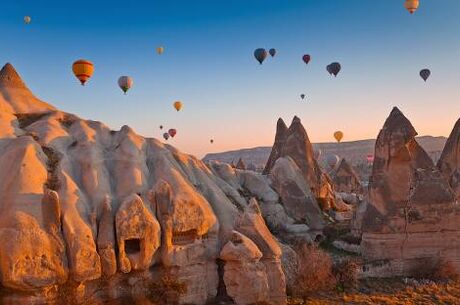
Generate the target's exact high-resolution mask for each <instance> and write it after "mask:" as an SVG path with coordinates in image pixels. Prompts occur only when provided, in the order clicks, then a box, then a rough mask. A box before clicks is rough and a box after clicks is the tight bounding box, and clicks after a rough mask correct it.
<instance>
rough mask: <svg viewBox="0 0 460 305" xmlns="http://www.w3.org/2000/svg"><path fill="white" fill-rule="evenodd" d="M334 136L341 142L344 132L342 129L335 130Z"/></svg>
mask: <svg viewBox="0 0 460 305" xmlns="http://www.w3.org/2000/svg"><path fill="white" fill-rule="evenodd" d="M334 138H335V139H336V140H337V142H339V143H340V141H342V139H343V132H341V131H336V132H334Z"/></svg>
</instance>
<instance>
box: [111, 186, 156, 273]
mask: <svg viewBox="0 0 460 305" xmlns="http://www.w3.org/2000/svg"><path fill="white" fill-rule="evenodd" d="M115 226H116V232H117V243H118V252H119V253H118V264H119V268H120V270H121V271H122V272H124V273H129V272H130V271H131V270H145V269H147V268H148V267H150V265H151V264H152V262H153V255H154V254H155V252H156V250H157V249H158V248H159V247H160V225H159V223H158V221H157V220H156V219H155V217H154V216H153V215H152V214H151V213H150V211H149V210H148V209H147V208H146V207H145V206H144V202H143V201H142V199H141V198H140V197H139V196H138V195H136V194H133V195H131V196H129V197H128V198H126V199H125V201H124V202H123V203H122V204H121V206H120V207H119V209H118V211H117V214H116V217H115Z"/></svg>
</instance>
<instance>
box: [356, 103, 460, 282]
mask: <svg viewBox="0 0 460 305" xmlns="http://www.w3.org/2000/svg"><path fill="white" fill-rule="evenodd" d="M416 135H417V133H416V131H415V129H414V127H413V126H412V125H411V123H410V122H409V120H408V119H407V118H406V117H405V116H404V115H403V114H402V113H401V112H400V111H399V110H398V109H397V108H394V109H393V111H392V112H391V114H390V116H389V117H388V119H387V120H386V122H385V124H384V126H383V128H382V130H381V131H380V134H379V136H378V139H377V143H376V147H375V161H374V166H373V171H372V177H371V183H370V188H369V203H368V205H367V209H366V211H365V214H364V217H363V223H362V230H363V235H362V244H361V250H362V252H363V255H364V257H365V259H366V260H367V261H368V262H369V267H368V272H369V273H371V274H373V275H375V276H398V275H413V274H417V272H419V271H420V270H429V269H430V268H436V265H437V264H439V263H443V262H449V263H451V264H453V265H454V266H455V267H456V268H457V269H459V270H460V268H459V267H460V256H459V255H458V253H459V251H460V239H459V238H458V236H459V234H460V221H459V220H460V209H459V206H458V203H457V201H456V199H455V193H454V192H453V190H452V188H451V187H450V185H449V183H448V182H447V180H446V179H444V177H443V176H442V174H441V172H440V171H439V169H438V168H436V167H435V166H434V164H433V161H432V160H431V158H430V157H429V156H428V154H427V153H426V152H425V151H424V150H423V149H422V148H421V147H420V145H419V144H418V143H417V141H416V140H415V136H416ZM446 154H447V153H446Z"/></svg>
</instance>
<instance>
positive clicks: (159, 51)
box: [157, 47, 165, 55]
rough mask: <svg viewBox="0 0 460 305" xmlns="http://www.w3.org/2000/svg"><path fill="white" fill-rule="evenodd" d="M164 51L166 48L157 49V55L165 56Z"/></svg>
mask: <svg viewBox="0 0 460 305" xmlns="http://www.w3.org/2000/svg"><path fill="white" fill-rule="evenodd" d="M164 51H165V48H164V47H158V48H157V53H158V55H161V54H163V52H164Z"/></svg>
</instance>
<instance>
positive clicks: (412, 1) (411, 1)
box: [404, 0, 420, 14]
mask: <svg viewBox="0 0 460 305" xmlns="http://www.w3.org/2000/svg"><path fill="white" fill-rule="evenodd" d="M419 5H420V2H419V0H406V2H405V3H404V7H405V8H406V9H407V10H408V11H409V13H411V14H413V13H415V11H416V10H417V9H418V7H419Z"/></svg>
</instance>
